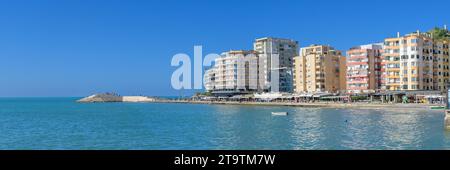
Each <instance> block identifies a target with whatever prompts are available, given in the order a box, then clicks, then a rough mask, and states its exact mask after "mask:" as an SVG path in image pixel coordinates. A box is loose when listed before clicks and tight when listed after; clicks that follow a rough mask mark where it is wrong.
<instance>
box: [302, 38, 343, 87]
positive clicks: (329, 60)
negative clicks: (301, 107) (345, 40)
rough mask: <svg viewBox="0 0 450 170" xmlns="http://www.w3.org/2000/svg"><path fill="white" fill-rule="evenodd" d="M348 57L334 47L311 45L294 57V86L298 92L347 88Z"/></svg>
mask: <svg viewBox="0 0 450 170" xmlns="http://www.w3.org/2000/svg"><path fill="white" fill-rule="evenodd" d="M345 63H346V58H345V57H344V56H342V54H341V52H340V51H338V50H335V49H334V48H333V47H330V46H325V45H311V46H309V47H305V48H302V49H301V50H300V56H297V57H295V58H294V88H295V92H296V93H304V92H329V93H336V92H340V91H342V90H345V89H346V87H345V86H346V84H345V78H346V76H345V75H346V65H345Z"/></svg>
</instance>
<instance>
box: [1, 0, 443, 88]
mask: <svg viewBox="0 0 450 170" xmlns="http://www.w3.org/2000/svg"><path fill="white" fill-rule="evenodd" d="M449 10H450V1H448V0H426V1H423V0H422V1H414V0H409V1H406V0H405V1H399V0H398V1H396V0H372V1H361V0H342V1H337V0H335V1H325V0H321V1H317V0H314V1H313V0H292V1H288V0H273V1H269V0H262V1H261V0H260V1H251V0H248V1H243V0H222V1H218V0H210V1H206V0H197V1H194V0H191V1H189V0H179V1H175V0H161V1H150V0H148V1H147V0H145V1H144V0H142V1H136V0H127V1H125V0H104V1H100V0H64V1H61V0H51V1H50V0H0V96H85V95H89V94H91V93H97V92H108V91H111V92H117V93H120V94H123V95H138V94H142V95H164V96H178V95H188V94H190V93H192V91H184V92H180V91H176V90H173V89H172V87H171V85H170V79H171V74H172V72H173V71H174V70H175V69H176V68H175V67H171V66H170V62H171V59H172V56H173V55H175V54H177V53H187V54H189V55H191V56H192V53H193V46H194V45H203V50H204V51H203V53H204V54H206V53H211V52H214V53H220V52H223V51H226V50H230V49H252V42H253V40H254V39H256V38H259V37H264V36H273V37H282V38H290V39H295V40H297V41H299V43H300V46H307V45H310V44H329V45H332V46H335V47H336V48H338V49H340V50H347V49H348V48H350V47H352V46H355V45H361V44H368V43H373V42H381V41H382V40H383V39H384V38H386V37H392V36H395V35H396V32H398V31H399V32H401V33H402V34H404V33H409V32H413V31H416V30H417V29H420V30H423V31H426V30H429V29H431V28H433V27H434V26H442V25H444V24H448V25H450V13H449Z"/></svg>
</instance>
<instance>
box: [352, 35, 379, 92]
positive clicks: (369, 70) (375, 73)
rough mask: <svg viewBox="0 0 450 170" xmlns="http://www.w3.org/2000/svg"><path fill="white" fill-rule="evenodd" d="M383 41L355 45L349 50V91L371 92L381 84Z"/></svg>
mask: <svg viewBox="0 0 450 170" xmlns="http://www.w3.org/2000/svg"><path fill="white" fill-rule="evenodd" d="M382 50H383V43H379V44H369V45H362V46H358V47H353V48H351V49H350V50H348V51H347V92H349V93H370V92H375V91H376V90H378V89H379V88H380V86H381V56H382Z"/></svg>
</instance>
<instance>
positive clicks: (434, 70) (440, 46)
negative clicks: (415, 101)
mask: <svg viewBox="0 0 450 170" xmlns="http://www.w3.org/2000/svg"><path fill="white" fill-rule="evenodd" d="M383 49H384V53H383V62H382V65H383V69H382V71H383V75H382V78H383V82H382V84H383V85H382V88H383V89H386V90H442V91H443V90H445V89H446V83H447V82H448V74H449V70H448V59H449V56H448V42H447V41H434V40H433V38H432V35H431V34H429V33H421V32H419V31H417V32H415V33H411V34H407V35H405V36H400V34H399V33H398V35H397V37H396V38H387V39H385V42H384V48H383Z"/></svg>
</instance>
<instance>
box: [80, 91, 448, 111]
mask: <svg viewBox="0 0 450 170" xmlns="http://www.w3.org/2000/svg"><path fill="white" fill-rule="evenodd" d="M125 99H127V100H125ZM128 99H139V100H128ZM144 99H145V100H144ZM77 102H81V103H97V102H100V103H102V102H125V103H178V104H215V105H246V106H290V107H318V108H319V107H320V108H325V107H326V108H350V109H383V110H389V109H397V110H402V111H411V110H430V109H431V107H444V106H445V105H444V104H429V103H381V102H378V101H374V102H370V101H359V102H336V101H308V102H295V101H276V100H275V101H230V100H194V99H167V98H153V97H146V96H119V95H116V94H94V95H91V96H88V97H85V98H82V99H80V100H78V101H77Z"/></svg>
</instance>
